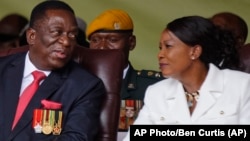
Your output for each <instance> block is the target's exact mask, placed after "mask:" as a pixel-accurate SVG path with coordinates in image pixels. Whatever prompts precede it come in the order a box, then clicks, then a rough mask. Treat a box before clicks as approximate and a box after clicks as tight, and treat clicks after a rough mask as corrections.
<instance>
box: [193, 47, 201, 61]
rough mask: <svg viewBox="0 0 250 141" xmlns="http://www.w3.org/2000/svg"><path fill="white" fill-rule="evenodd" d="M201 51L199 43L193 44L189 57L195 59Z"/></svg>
mask: <svg viewBox="0 0 250 141" xmlns="http://www.w3.org/2000/svg"><path fill="white" fill-rule="evenodd" d="M201 53H202V47H201V46H200V45H195V46H193V47H192V51H191V59H192V60H195V59H197V58H199V57H200V56H201Z"/></svg>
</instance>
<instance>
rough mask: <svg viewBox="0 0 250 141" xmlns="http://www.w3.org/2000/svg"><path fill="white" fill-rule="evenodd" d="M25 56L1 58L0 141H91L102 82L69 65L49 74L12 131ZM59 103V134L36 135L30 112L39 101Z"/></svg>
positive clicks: (39, 104)
mask: <svg viewBox="0 0 250 141" xmlns="http://www.w3.org/2000/svg"><path fill="white" fill-rule="evenodd" d="M24 60H25V53H21V54H15V55H12V56H9V57H4V58H0V113H1V114H0V141H50V140H56V139H57V140H58V141H73V140H74V141H82V140H84V141H85V140H88V141H92V140H93V138H94V137H95V135H96V134H97V132H98V129H99V114H100V105H101V101H102V98H103V96H104V94H105V88H104V85H103V83H102V81H101V80H100V79H99V78H97V77H95V76H93V75H91V74H90V73H89V72H87V71H85V70H84V69H82V68H81V67H80V66H79V65H78V64H76V63H75V62H70V63H69V64H68V65H67V66H66V67H64V68H63V69H60V70H57V71H52V72H51V74H50V75H49V76H48V77H47V78H46V79H45V80H44V82H43V83H42V84H41V86H40V87H39V89H38V90H37V92H36V93H35V95H34V97H33V98H32V99H31V101H30V103H29V105H28V106H27V108H26V110H25V111H24V113H23V115H22V117H21V119H20V120H19V122H18V123H17V125H16V127H15V128H14V130H13V131H11V126H12V122H13V119H14V116H15V112H16V107H17V103H18V98H19V92H20V88H21V82H22V77H23V70H24ZM42 99H46V100H50V101H55V102H59V103H61V104H62V111H63V121H62V126H63V127H62V133H61V135H57V136H56V135H52V134H51V135H44V134H42V133H35V132H34V130H33V128H32V118H33V110H34V109H35V108H42V105H41V100H42Z"/></svg>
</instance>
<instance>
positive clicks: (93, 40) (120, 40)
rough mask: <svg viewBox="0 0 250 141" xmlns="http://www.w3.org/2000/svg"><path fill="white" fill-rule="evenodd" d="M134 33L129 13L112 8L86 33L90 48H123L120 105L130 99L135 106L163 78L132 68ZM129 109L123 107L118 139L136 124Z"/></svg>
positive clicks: (101, 15) (100, 16)
mask: <svg viewBox="0 0 250 141" xmlns="http://www.w3.org/2000/svg"><path fill="white" fill-rule="evenodd" d="M133 30H134V26H133V21H132V19H131V17H130V16H129V15H128V13H126V12H125V11H123V10H120V9H110V10H107V11H104V12H103V13H101V14H100V15H99V16H97V17H96V18H95V19H94V20H93V21H92V22H90V24H89V25H88V26H87V31H86V35H87V38H88V40H89V43H90V49H121V50H123V52H124V55H125V64H124V71H123V84H122V89H121V99H122V102H121V103H128V101H131V100H133V102H134V103H142V101H143V99H144V94H145V91H146V89H147V87H148V86H149V85H151V84H154V83H156V82H158V81H160V80H163V79H164V78H163V77H162V75H161V73H160V72H158V71H154V70H136V69H134V68H133V66H132V64H131V62H130V61H129V53H130V51H132V50H133V49H134V48H135V46H136V37H135V35H134V34H133ZM126 107H127V106H125V105H124V104H121V110H120V112H121V113H120V121H119V131H120V132H118V140H119V139H121V138H123V136H125V135H126V131H127V130H128V127H129V125H131V124H132V122H133V121H134V120H131V119H129V118H128V117H126V116H125V115H124V114H125V110H126ZM140 107H141V105H140V104H139V105H138V106H136V105H135V108H136V109H137V110H136V111H135V112H136V113H134V114H135V115H137V113H138V112H139V109H140ZM133 118H134V117H132V119H133ZM131 121H132V122H131ZM124 131H125V132H124Z"/></svg>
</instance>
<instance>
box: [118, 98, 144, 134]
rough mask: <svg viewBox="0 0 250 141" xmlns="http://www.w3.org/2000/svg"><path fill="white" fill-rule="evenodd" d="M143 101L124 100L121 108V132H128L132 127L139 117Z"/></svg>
mask: <svg viewBox="0 0 250 141" xmlns="http://www.w3.org/2000/svg"><path fill="white" fill-rule="evenodd" d="M142 105H143V102H142V100H122V101H121V107H120V118H119V127H118V129H119V130H120V131H128V128H129V126H130V125H132V124H133V122H134V120H135V119H136V117H137V116H138V113H139V111H140V109H141V108H142Z"/></svg>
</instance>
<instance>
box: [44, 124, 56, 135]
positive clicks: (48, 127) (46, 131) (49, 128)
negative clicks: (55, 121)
mask: <svg viewBox="0 0 250 141" xmlns="http://www.w3.org/2000/svg"><path fill="white" fill-rule="evenodd" d="M52 130H53V128H52V126H51V125H50V124H49V123H44V124H43V127H42V131H43V133H44V134H45V135H49V134H51V133H52Z"/></svg>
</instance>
